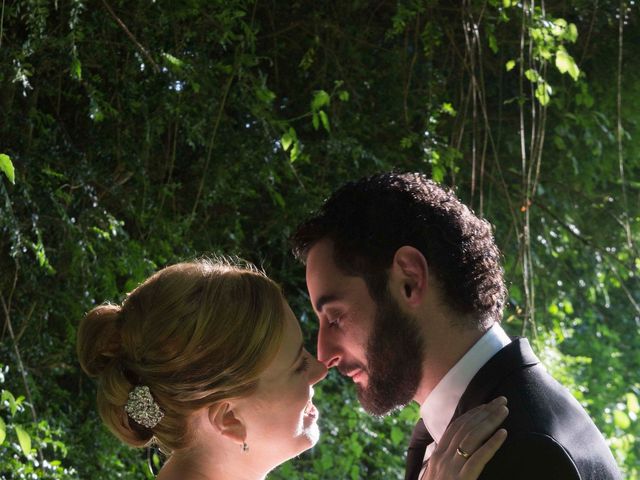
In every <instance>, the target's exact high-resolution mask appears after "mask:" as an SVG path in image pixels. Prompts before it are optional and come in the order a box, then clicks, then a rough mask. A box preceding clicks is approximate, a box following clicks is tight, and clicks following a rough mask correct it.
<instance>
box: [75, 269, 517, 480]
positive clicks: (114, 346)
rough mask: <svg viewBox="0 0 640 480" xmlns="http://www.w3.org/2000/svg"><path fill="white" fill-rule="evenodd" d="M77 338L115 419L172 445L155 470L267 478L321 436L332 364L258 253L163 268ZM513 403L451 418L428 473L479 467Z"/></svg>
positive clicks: (190, 479) (131, 437)
mask: <svg viewBox="0 0 640 480" xmlns="http://www.w3.org/2000/svg"><path fill="white" fill-rule="evenodd" d="M77 349H78V357H79V360H80V364H81V366H82V368H83V370H84V371H85V372H86V373H87V374H88V375H90V376H93V377H97V380H98V387H97V405H98V410H99V412H100V416H101V417H102V420H103V421H104V423H105V424H106V425H107V427H108V428H109V429H110V430H111V431H112V432H113V433H114V434H115V435H116V436H117V437H118V438H119V439H120V440H121V441H123V442H124V443H126V444H128V445H131V446H134V447H144V446H146V445H148V444H150V443H152V442H153V443H156V444H158V445H159V446H160V448H161V449H162V451H163V452H164V453H165V454H166V455H167V456H168V460H167V461H166V462H165V464H164V465H163V467H162V469H161V471H160V473H159V475H158V477H157V478H158V480H196V479H198V480H200V479H201V480H215V479H247V480H258V479H264V478H265V477H266V475H267V474H268V472H269V471H271V470H273V469H274V468H275V467H277V466H278V465H280V464H281V463H283V462H285V461H287V460H288V459H290V458H292V457H294V456H296V455H298V454H300V453H301V452H303V451H305V450H307V449H309V448H310V447H312V446H313V445H314V444H315V443H316V442H317V441H318V439H319V435H320V432H319V429H318V417H319V412H318V409H317V408H316V406H315V405H314V404H313V393H314V389H313V386H314V385H315V384H316V383H317V382H319V381H320V380H322V379H323V378H324V377H325V375H326V373H327V369H326V367H325V366H324V365H323V364H322V363H320V362H319V361H318V360H316V359H315V358H314V357H313V356H312V355H311V354H310V353H309V352H307V351H306V350H305V348H304V345H303V341H302V332H301V330H300V325H299V323H298V321H297V319H296V318H295V316H294V314H293V312H292V311H291V309H290V308H289V306H288V304H287V303H286V301H285V300H284V298H283V296H282V292H281V290H280V288H279V287H278V286H277V285H276V284H275V283H274V282H273V281H272V280H270V279H268V278H267V277H266V276H265V275H264V274H263V273H261V272H259V271H258V270H257V269H255V268H254V267H252V266H250V265H238V264H233V263H231V262H228V261H211V260H198V261H194V262H188V263H180V264H177V265H173V266H170V267H167V268H164V269H162V270H160V271H159V272H157V273H156V274H154V275H152V276H151V277H150V278H148V279H147V280H146V281H145V282H143V283H142V284H141V285H140V286H138V287H137V288H136V289H134V290H133V291H132V292H131V293H130V294H129V295H128V296H127V298H126V299H125V300H124V302H122V305H113V304H105V305H101V306H98V307H96V308H94V309H93V310H91V311H90V312H89V313H88V314H87V315H86V316H85V318H83V319H82V321H81V323H80V326H79V329H78V338H77ZM505 403H506V400H505V399H504V398H499V399H496V400H494V401H493V402H492V403H490V404H488V405H485V406H483V407H479V408H478V409H476V410H472V411H470V412H468V413H467V414H465V415H464V416H462V417H460V418H459V419H458V420H456V421H455V422H454V423H452V424H451V425H450V426H449V428H448V430H447V433H446V434H445V436H444V437H443V439H442V441H441V442H440V444H439V445H438V448H437V450H436V452H435V453H434V455H433V456H432V457H431V459H430V461H429V465H428V468H427V471H426V473H425V476H424V477H423V478H425V479H427V480H437V479H439V480H444V479H464V480H474V479H476V478H477V477H478V475H479V474H480V472H481V471H482V468H483V467H484V465H485V464H486V463H487V461H488V460H490V459H491V457H492V456H493V454H494V453H495V452H496V451H497V449H498V448H499V447H500V445H501V444H502V442H503V441H504V439H505V436H506V432H505V431H504V430H502V429H501V430H498V431H497V432H495V433H494V431H495V429H496V428H497V427H498V425H499V424H500V423H502V420H504V418H505V417H506V415H507V408H506V406H505ZM462 445H464V452H465V455H466V452H473V453H472V454H471V455H470V456H468V457H467V458H465V457H463V456H462V454H461V453H460V452H459V450H458V452H456V447H457V446H460V448H462Z"/></svg>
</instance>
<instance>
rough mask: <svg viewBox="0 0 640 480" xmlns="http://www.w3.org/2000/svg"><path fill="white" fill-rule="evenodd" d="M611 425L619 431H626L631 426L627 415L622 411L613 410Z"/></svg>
mask: <svg viewBox="0 0 640 480" xmlns="http://www.w3.org/2000/svg"><path fill="white" fill-rule="evenodd" d="M613 423H614V424H615V426H616V427H618V428H620V429H621V430H626V429H627V428H629V427H630V426H631V419H630V418H629V415H627V414H626V413H625V412H623V411H622V410H614V411H613Z"/></svg>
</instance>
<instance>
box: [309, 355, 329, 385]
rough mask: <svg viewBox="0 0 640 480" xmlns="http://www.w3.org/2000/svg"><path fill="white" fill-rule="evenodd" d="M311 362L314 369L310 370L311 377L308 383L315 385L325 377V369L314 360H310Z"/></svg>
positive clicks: (324, 366) (320, 363)
mask: <svg viewBox="0 0 640 480" xmlns="http://www.w3.org/2000/svg"><path fill="white" fill-rule="evenodd" d="M312 362H313V363H314V368H313V370H312V375H311V379H310V381H309V383H311V385H315V384H316V383H318V382H319V381H320V380H322V379H324V377H326V376H327V367H326V365H325V364H324V363H322V362H319V361H318V360H316V359H315V358H314V359H312Z"/></svg>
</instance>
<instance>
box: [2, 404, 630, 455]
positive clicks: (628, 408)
mask: <svg viewBox="0 0 640 480" xmlns="http://www.w3.org/2000/svg"><path fill="white" fill-rule="evenodd" d="M627 410H629V412H630V413H634V414H638V413H640V403H639V402H638V397H637V396H636V395H635V394H634V393H627ZM0 443H1V442H0Z"/></svg>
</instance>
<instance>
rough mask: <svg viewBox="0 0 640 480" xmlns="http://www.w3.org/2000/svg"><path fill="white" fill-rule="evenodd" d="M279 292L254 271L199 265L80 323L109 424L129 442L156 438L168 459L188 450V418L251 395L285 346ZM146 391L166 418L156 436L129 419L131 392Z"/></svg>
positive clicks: (165, 274)
mask: <svg viewBox="0 0 640 480" xmlns="http://www.w3.org/2000/svg"><path fill="white" fill-rule="evenodd" d="M284 315H285V307H284V298H283V296H282V293H281V290H280V288H279V287H278V286H277V285H276V284H275V283H274V282H273V281H272V280H270V279H269V278H267V277H266V275H264V273H262V272H260V271H258V270H257V269H256V268H255V267H252V266H251V265H239V264H238V263H232V262H231V261H228V260H215V261H212V260H198V261H194V262H189V263H179V264H177V265H173V266H170V267H167V268H164V269H162V270H160V271H159V272H157V273H155V274H154V275H152V276H151V277H150V278H148V279H147V280H146V281H145V282H143V283H142V284H141V285H139V286H138V287H137V288H136V289H134V290H133V291H132V292H131V293H129V295H128V296H127V298H126V299H125V300H124V302H123V303H122V305H113V304H105V305H101V306H99V307H96V308H94V309H93V310H91V311H90V312H89V313H87V315H86V316H85V317H84V318H83V319H82V321H81V322H80V326H79V328H78V338H77V350H78V358H79V360H80V365H81V366H82V368H83V370H84V371H85V372H86V373H87V374H88V375H90V376H93V377H97V378H98V387H97V389H98V391H97V404H98V411H99V413H100V416H101V417H102V420H103V421H104V422H105V424H106V425H107V426H108V427H109V429H110V430H111V431H112V432H113V433H114V434H115V435H116V436H117V437H118V438H119V439H120V440H122V441H123V442H125V443H127V444H129V445H131V446H135V447H142V446H145V445H147V444H148V443H149V442H150V441H151V440H152V439H153V437H154V436H155V438H156V441H157V442H158V443H159V444H160V446H161V447H162V448H163V450H165V451H166V452H167V453H170V452H171V451H174V450H178V449H181V448H184V447H186V446H188V444H189V441H190V431H189V428H188V424H189V422H188V417H189V415H190V414H191V413H192V412H193V411H195V410H197V409H199V408H201V407H204V406H207V405H210V404H214V403H216V402H219V401H221V400H224V399H228V398H234V397H236V398H237V397H241V396H245V395H248V394H250V393H251V392H252V391H253V390H254V389H255V387H256V385H257V379H258V376H259V375H260V373H261V372H262V371H263V369H264V368H265V367H266V366H267V364H268V363H269V362H270V360H271V359H272V358H273V357H274V356H275V353H276V351H277V349H278V347H279V345H280V341H281V338H282V332H283V330H284ZM136 385H146V386H148V387H149V388H150V390H151V393H152V395H153V397H154V398H155V400H156V402H157V403H158V405H159V406H160V408H161V409H162V410H163V411H164V414H165V416H164V418H163V419H162V420H161V421H160V422H159V423H158V425H156V426H155V427H153V429H148V428H146V427H143V426H141V425H138V424H137V423H136V422H135V421H133V420H132V419H130V418H129V417H128V415H127V414H126V413H125V411H124V406H125V404H126V402H127V399H128V395H129V392H131V390H132V389H133V388H134V387H135V386H136Z"/></svg>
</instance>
